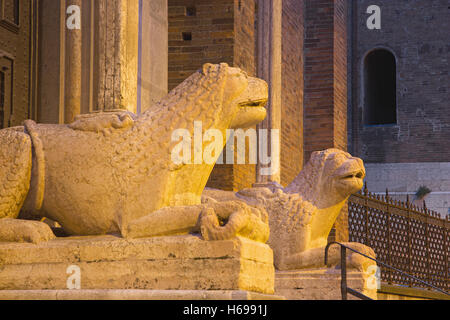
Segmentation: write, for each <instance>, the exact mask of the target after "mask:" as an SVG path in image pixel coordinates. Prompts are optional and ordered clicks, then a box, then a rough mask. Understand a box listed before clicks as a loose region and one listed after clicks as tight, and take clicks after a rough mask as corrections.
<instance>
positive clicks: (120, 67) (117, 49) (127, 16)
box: [95, 0, 139, 112]
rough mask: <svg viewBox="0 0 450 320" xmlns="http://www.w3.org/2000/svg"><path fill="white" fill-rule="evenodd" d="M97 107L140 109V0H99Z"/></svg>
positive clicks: (109, 109)
mask: <svg viewBox="0 0 450 320" xmlns="http://www.w3.org/2000/svg"><path fill="white" fill-rule="evenodd" d="M97 24H98V25H97V26H98V52H97V66H96V71H97V76H96V78H97V81H98V84H97V85H98V93H97V105H96V108H95V109H96V110H97V111H113V110H117V109H121V110H129V111H131V112H136V111H137V108H136V105H137V83H138V52H139V0H98V21H97Z"/></svg>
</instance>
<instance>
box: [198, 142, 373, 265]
mask: <svg viewBox="0 0 450 320" xmlns="http://www.w3.org/2000/svg"><path fill="white" fill-rule="evenodd" d="M364 177H365V169H364V165H363V162H362V160H361V159H359V158H356V157H352V156H351V155H350V154H348V153H347V152H343V151H341V150H338V149H328V150H325V151H321V152H314V153H313V154H312V156H311V159H310V161H309V162H308V163H307V164H306V165H305V167H304V169H303V170H302V172H301V173H300V174H299V175H298V176H297V177H296V178H295V179H294V181H293V182H292V183H291V184H290V185H289V186H288V187H287V188H285V189H283V188H282V186H278V187H277V186H275V187H272V188H270V189H269V188H250V189H245V190H242V191H240V192H238V193H237V194H234V193H230V192H224V191H218V190H211V189H207V190H205V192H204V201H208V199H209V198H213V199H215V200H216V201H230V200H231V199H240V200H242V201H245V202H246V203H248V204H251V205H252V206H255V207H262V208H264V209H265V210H266V211H267V213H268V215H269V225H270V239H269V242H268V243H269V245H270V246H271V247H272V249H273V251H274V261H275V266H276V268H277V269H278V270H291V269H301V268H313V267H321V266H323V264H324V249H325V246H326V245H327V238H328V235H329V233H330V231H331V229H332V227H333V224H334V222H335V221H336V219H337V217H338V215H339V214H340V212H341V210H342V208H343V206H344V205H345V203H346V201H347V200H348V198H349V196H350V195H351V194H353V193H355V192H357V191H359V190H360V189H361V188H362V186H363V179H364ZM346 245H348V246H350V247H352V248H354V249H356V250H358V251H361V252H362V253H365V254H367V255H369V256H372V257H375V253H374V252H373V250H372V249H371V248H369V247H367V246H364V245H362V244H360V243H346ZM339 259H340V255H339V248H338V247H336V246H335V247H331V248H330V264H337V263H338V262H339ZM348 263H349V266H351V267H355V268H358V269H364V268H367V267H368V265H371V264H372V262H371V261H370V260H369V259H366V258H362V257H361V256H358V255H356V254H350V255H349V256H348Z"/></svg>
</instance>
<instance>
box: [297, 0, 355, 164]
mask: <svg viewBox="0 0 450 320" xmlns="http://www.w3.org/2000/svg"><path fill="white" fill-rule="evenodd" d="M346 10H347V8H346V1H344V0H336V1H332V0H306V6H305V43H304V47H305V69H304V70H305V72H304V90H305V92H304V95H305V98H304V99H305V100H304V101H305V104H304V122H305V125H304V150H305V153H304V154H305V161H307V160H309V157H310V155H311V153H312V152H313V151H317V150H323V149H327V148H331V147H336V148H341V149H344V150H346V148H347V111H346V110H347V72H346V70H347V69H346V68H347V63H346V62H347V51H346V41H347V38H346V36H347V28H346V25H347V21H346Z"/></svg>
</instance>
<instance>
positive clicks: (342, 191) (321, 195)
mask: <svg viewBox="0 0 450 320" xmlns="http://www.w3.org/2000/svg"><path fill="white" fill-rule="evenodd" d="M365 175H366V171H365V169H364V164H363V161H362V160H361V159H359V158H356V157H353V156H351V155H350V154H349V153H347V152H344V151H342V150H339V149H328V150H325V151H318V152H314V153H313V154H312V156H311V159H310V161H309V162H308V163H307V164H306V166H305V168H304V169H303V171H302V172H301V173H300V174H299V175H298V176H297V178H296V179H295V180H294V181H293V182H292V184H291V185H289V186H288V187H287V188H286V189H285V192H287V193H299V194H301V195H302V197H303V199H304V200H306V201H309V202H311V203H313V204H314V205H315V206H317V207H318V208H328V207H332V206H334V205H336V204H338V203H341V202H343V201H345V200H347V199H348V197H349V196H350V195H351V194H353V193H355V192H357V191H359V190H361V188H362V187H363V180H364V178H365Z"/></svg>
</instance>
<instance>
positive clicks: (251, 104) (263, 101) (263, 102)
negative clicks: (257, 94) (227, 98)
mask: <svg viewBox="0 0 450 320" xmlns="http://www.w3.org/2000/svg"><path fill="white" fill-rule="evenodd" d="M266 104H267V99H260V100H252V101H245V102H241V103H239V107H240V108H260V107H263V108H264V106H265V105H266Z"/></svg>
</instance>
